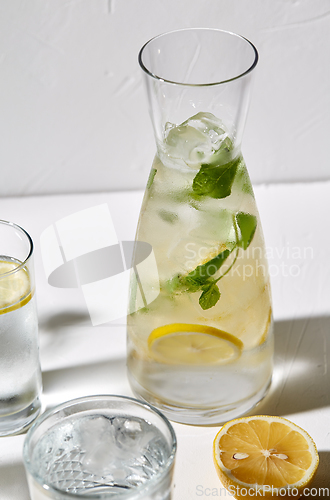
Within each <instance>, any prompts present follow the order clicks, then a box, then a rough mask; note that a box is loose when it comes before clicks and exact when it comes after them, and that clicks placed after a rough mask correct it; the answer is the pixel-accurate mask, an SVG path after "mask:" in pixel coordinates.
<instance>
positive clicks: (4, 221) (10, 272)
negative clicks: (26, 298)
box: [0, 219, 34, 279]
mask: <svg viewBox="0 0 330 500" xmlns="http://www.w3.org/2000/svg"><path fill="white" fill-rule="evenodd" d="M0 225H3V226H7V227H12V228H14V229H16V230H18V231H20V232H21V233H23V234H24V235H25V236H26V238H27V240H28V243H29V246H30V249H29V252H28V255H27V257H26V258H25V259H24V260H23V261H22V262H21V264H18V265H17V266H16V267H14V269H12V270H11V271H7V272H6V273H0V279H2V278H3V277H4V276H9V275H11V274H14V273H17V271H20V270H21V269H22V268H24V267H25V266H26V264H27V263H28V261H29V259H30V258H31V257H32V254H33V249H34V245H33V240H32V238H31V236H30V235H29V233H28V232H27V231H25V229H24V228H23V227H21V226H19V225H18V224H15V222H10V221H8V220H3V219H0ZM0 255H1V251H0ZM8 257H11V256H10V255H8Z"/></svg>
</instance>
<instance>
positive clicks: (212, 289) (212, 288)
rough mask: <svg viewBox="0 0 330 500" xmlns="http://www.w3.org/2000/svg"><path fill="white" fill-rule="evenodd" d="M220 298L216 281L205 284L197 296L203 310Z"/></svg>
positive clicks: (213, 304)
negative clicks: (200, 293)
mask: <svg viewBox="0 0 330 500" xmlns="http://www.w3.org/2000/svg"><path fill="white" fill-rule="evenodd" d="M219 299H220V292H219V288H218V285H217V284H216V282H215V281H214V282H212V283H210V284H208V285H205V286H204V287H203V293H202V295H201V296H200V297H199V305H200V306H201V308H202V309H203V311H205V310H206V309H210V308H211V307H213V306H215V304H216V303H217V302H218V300H219Z"/></svg>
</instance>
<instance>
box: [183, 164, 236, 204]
mask: <svg viewBox="0 0 330 500" xmlns="http://www.w3.org/2000/svg"><path fill="white" fill-rule="evenodd" d="M239 162H240V158H236V159H235V160H232V161H230V162H229V163H226V164H225V165H218V166H213V165H209V164H206V165H202V166H201V168H200V170H199V172H198V173H197V174H196V176H195V177H194V180H193V185H192V187H193V191H194V192H195V193H196V194H198V195H200V196H201V195H208V196H211V197H212V198H226V197H227V196H229V195H230V194H231V188H232V185H233V182H234V179H235V175H236V170H237V167H238V165H239Z"/></svg>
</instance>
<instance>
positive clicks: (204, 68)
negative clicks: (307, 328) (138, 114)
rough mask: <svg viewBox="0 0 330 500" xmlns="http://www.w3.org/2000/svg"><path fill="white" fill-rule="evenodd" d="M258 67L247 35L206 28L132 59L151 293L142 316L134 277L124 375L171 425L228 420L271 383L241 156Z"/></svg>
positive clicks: (261, 254)
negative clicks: (144, 118) (142, 101)
mask: <svg viewBox="0 0 330 500" xmlns="http://www.w3.org/2000/svg"><path fill="white" fill-rule="evenodd" d="M257 61H258V52H257V50H256V48H255V47H254V45H253V44H252V43H251V42H249V41H248V40H246V39H245V38H243V37H241V36H239V35H236V34H234V33H230V32H226V31H221V30H216V29H204V28H193V29H184V30H178V31H174V32H171V33H165V34H164V35H160V36H157V37H155V38H153V39H152V40H150V41H149V42H147V43H146V44H145V45H144V46H143V48H142V49H141V51H140V54H139V62H140V66H141V68H142V70H143V75H144V79H145V84H146V88H147V92H148V99H149V108H150V114H151V119H152V123H153V128H154V134H155V142H156V148H157V153H156V156H155V159H154V162H153V165H152V168H151V172H150V176H149V180H148V183H147V187H146V190H145V196H144V199H143V204H142V208H141V213H140V219H139V223H138V229H137V233H136V241H137V242H138V241H143V242H147V243H148V244H150V245H151V247H152V248H153V252H154V255H155V258H156V261H157V267H158V275H156V274H155V273H153V274H152V273H149V274H150V281H149V288H150V289H151V290H159V293H158V296H157V298H155V300H153V301H152V302H151V303H147V302H146V301H145V304H144V307H140V304H141V296H142V298H143V294H142V291H141V290H140V289H139V288H140V287H139V286H138V285H139V284H137V283H136V280H135V281H134V280H132V283H131V292H130V311H133V312H132V313H131V314H129V316H128V376H129V380H130V383H131V387H132V389H133V391H134V393H135V394H136V395H137V397H139V398H143V399H144V400H146V401H148V402H149V403H151V404H153V405H155V406H157V407H158V408H159V409H160V410H161V411H162V412H164V413H165V415H166V416H167V417H168V418H170V419H171V420H174V421H177V422H183V423H190V424H196V425H199V424H213V423H220V422H224V421H226V420H229V419H231V418H235V417H237V416H239V415H241V414H243V413H244V412H246V411H248V410H250V409H251V408H252V407H253V406H255V405H256V404H257V403H258V402H259V401H260V399H261V398H262V397H263V396H264V395H265V394H266V392H267V390H268V388H269V385H270V381H271V377H272V360H273V330H272V304H271V294H270V284H269V275H268V269H267V261H266V252H265V244H264V239H263V233H262V228H261V222H260V217H259V214H258V210H257V205H256V201H255V198H254V194H253V189H252V186H251V182H250V177H249V174H248V171H247V168H246V165H245V162H244V159H243V156H242V151H241V144H242V137H243V129H244V124H245V119H246V115H247V109H248V103H249V93H250V84H251V79H252V75H253V73H254V68H255V67H256V65H257ZM256 147H258V144H257V142H256ZM134 264H135V262H134ZM151 274H152V275H151ZM158 281H159V283H158ZM144 286H146V285H145V283H144ZM137 306H139V307H137Z"/></svg>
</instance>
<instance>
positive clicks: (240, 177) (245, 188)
mask: <svg viewBox="0 0 330 500" xmlns="http://www.w3.org/2000/svg"><path fill="white" fill-rule="evenodd" d="M235 185H237V187H238V189H240V190H241V191H242V192H243V193H247V194H249V195H251V196H252V197H253V198H254V192H253V187H252V184H251V181H250V177H249V174H248V171H247V169H246V166H245V163H244V160H243V158H241V164H240V166H239V167H238V169H237V173H236V177H235Z"/></svg>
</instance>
